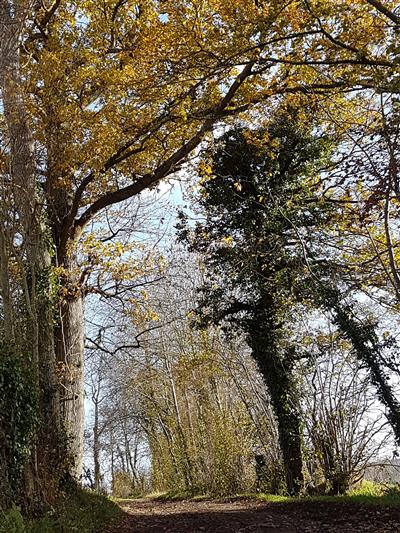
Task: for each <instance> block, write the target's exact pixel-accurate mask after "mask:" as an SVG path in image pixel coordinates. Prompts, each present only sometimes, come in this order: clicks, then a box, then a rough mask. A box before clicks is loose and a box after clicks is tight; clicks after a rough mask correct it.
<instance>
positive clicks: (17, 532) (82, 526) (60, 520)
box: [0, 490, 121, 533]
mask: <svg viewBox="0 0 400 533" xmlns="http://www.w3.org/2000/svg"><path fill="white" fill-rule="evenodd" d="M119 516H121V510H120V509H119V507H118V506H117V505H116V504H115V503H113V502H112V501H110V500H109V499H108V498H106V497H105V496H101V495H98V494H95V493H91V492H87V491H83V490H79V491H77V492H76V493H74V494H73V495H70V496H69V497H68V498H66V499H65V500H64V501H63V502H62V503H60V504H59V505H58V506H57V508H56V509H52V510H50V511H48V512H47V513H46V514H44V515H43V516H41V517H40V518H37V519H35V520H27V519H24V518H23V516H22V515H21V513H20V511H19V509H18V508H16V507H14V508H13V509H10V510H9V511H7V512H5V513H1V512H0V533H73V532H75V531H76V532H79V533H96V532H98V531H101V529H103V528H104V527H105V526H106V525H108V524H110V523H112V522H113V521H114V520H117V519H118V517H119Z"/></svg>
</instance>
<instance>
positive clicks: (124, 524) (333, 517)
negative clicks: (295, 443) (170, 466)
mask: <svg viewBox="0 0 400 533" xmlns="http://www.w3.org/2000/svg"><path fill="white" fill-rule="evenodd" d="M120 505H121V507H122V509H123V511H124V517H123V519H122V521H121V522H120V523H118V524H117V526H116V527H114V529H109V530H107V531H106V532H105V533H128V532H138V533H139V532H140V533H141V532H147V531H152V532H155V533H156V532H160V533H161V532H168V533H193V532H206V533H212V532H230V533H233V532H235V533H249V532H258V531H262V532H271V533H272V532H273V533H294V532H296V533H303V532H304V533H308V532H313V533H314V532H319V533H325V532H326V533H331V532H332V533H333V532H335V533H336V532H349V533H350V532H351V533H356V532H360V533H361V532H363V533H368V532H372V531H373V532H380V533H386V532H390V533H397V532H400V506H399V507H386V506H380V505H363V504H359V503H351V502H350V503H349V502H332V501H312V500H311V501H290V502H261V501H253V500H246V499H237V500H213V501H190V500H188V501H179V502H165V501H157V500H149V499H138V500H124V501H121V502H120Z"/></svg>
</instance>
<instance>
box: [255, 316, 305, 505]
mask: <svg viewBox="0 0 400 533" xmlns="http://www.w3.org/2000/svg"><path fill="white" fill-rule="evenodd" d="M267 322H268V324H265V325H262V323H261V321H260V322H259V323H258V325H257V330H256V331H255V332H254V334H253V335H251V338H249V344H250V346H251V348H252V352H253V357H254V359H255V360H256V361H257V364H258V367H259V370H260V372H261V374H262V376H263V378H264V381H265V383H266V385H267V388H268V391H269V394H270V398H271V403H272V407H273V410H274V414H275V416H276V419H277V423H278V434H279V444H280V448H281V452H282V458H283V466H284V469H285V479H286V487H287V491H288V493H289V494H290V495H297V494H299V492H300V491H301V489H302V488H303V485H304V476H303V461H302V446H301V443H302V439H301V418H300V410H299V405H298V398H297V395H296V386H295V383H294V380H293V377H292V363H291V361H290V359H291V358H290V355H287V357H285V356H284V355H282V354H280V353H279V348H278V346H277V344H276V342H275V341H274V331H273V329H272V327H271V324H270V323H269V322H270V321H267Z"/></svg>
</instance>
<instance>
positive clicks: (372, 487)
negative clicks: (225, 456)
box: [147, 481, 400, 507]
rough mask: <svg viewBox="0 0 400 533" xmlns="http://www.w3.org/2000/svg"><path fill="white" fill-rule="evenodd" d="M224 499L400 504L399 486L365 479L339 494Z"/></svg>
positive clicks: (167, 496) (163, 496)
mask: <svg viewBox="0 0 400 533" xmlns="http://www.w3.org/2000/svg"><path fill="white" fill-rule="evenodd" d="M147 498H149V499H152V500H157V501H165V502H167V501H183V500H190V501H203V500H211V499H221V498H216V497H212V496H210V495H206V494H193V493H191V492H187V491H172V492H164V493H158V494H149V495H148V496H147ZM223 499H224V500H226V499H229V500H258V501H265V502H271V503H295V502H298V503H299V502H305V503H307V502H309V503H312V502H325V503H357V504H363V505H385V506H391V507H397V506H400V487H399V486H397V485H379V484H376V483H371V482H368V481H365V482H363V483H362V484H361V486H360V487H359V488H357V489H354V490H352V491H351V492H349V493H348V494H344V495H341V496H303V497H299V498H291V497H289V496H280V495H276V494H263V493H247V494H235V495H230V496H225V497H224V498H223Z"/></svg>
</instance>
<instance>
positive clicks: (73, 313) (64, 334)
mask: <svg viewBox="0 0 400 533" xmlns="http://www.w3.org/2000/svg"><path fill="white" fill-rule="evenodd" d="M71 291H72V289H71ZM59 312H60V316H59V317H58V318H59V325H58V326H57V327H56V331H55V342H56V354H57V363H58V366H59V374H60V376H61V390H60V402H61V419H62V421H63V424H64V428H65V431H66V433H67V438H68V443H69V453H70V455H71V460H72V463H71V465H70V469H69V471H70V474H71V475H72V477H73V478H75V479H77V480H78V479H79V477H80V475H81V472H82V461H83V443H84V416H85V413H84V369H83V357H84V346H85V344H84V343H85V317H84V300H83V296H82V294H81V292H80V289H79V288H77V289H76V291H75V292H71V293H70V294H67V295H66V296H65V297H63V298H62V301H61V302H60V305H59Z"/></svg>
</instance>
